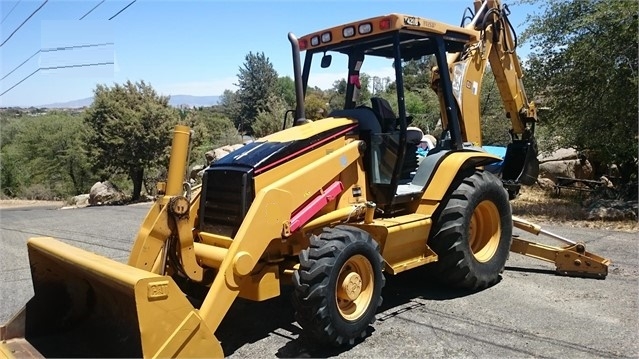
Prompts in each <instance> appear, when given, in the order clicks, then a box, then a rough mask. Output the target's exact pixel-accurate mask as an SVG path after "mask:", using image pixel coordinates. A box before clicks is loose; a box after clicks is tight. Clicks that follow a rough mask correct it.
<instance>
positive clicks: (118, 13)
mask: <svg viewBox="0 0 639 359" xmlns="http://www.w3.org/2000/svg"><path fill="white" fill-rule="evenodd" d="M136 1H137V0H133V1H131V2H130V3H129V5H127V6H125V7H123V8H122V10H120V11H118V12H117V13H115V15H113V16H111V17H110V18H109V20H113V19H114V18H115V17H116V16H118V15H120V13H121V12H122V11H124V10H126V9H127V8H128V7H129V6H131V5H133V3H134V2H136Z"/></svg>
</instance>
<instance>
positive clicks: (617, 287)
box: [0, 204, 639, 358]
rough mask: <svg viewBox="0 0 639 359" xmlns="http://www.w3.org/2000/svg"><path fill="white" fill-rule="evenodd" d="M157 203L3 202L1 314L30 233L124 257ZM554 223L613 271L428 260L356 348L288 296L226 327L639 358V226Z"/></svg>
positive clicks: (246, 336) (420, 347) (290, 348)
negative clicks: (435, 273) (457, 277)
mask: <svg viewBox="0 0 639 359" xmlns="http://www.w3.org/2000/svg"><path fill="white" fill-rule="evenodd" d="M148 208H149V205H148V204H147V205H134V206H127V207H93V208H83V209H70V210H56V209H51V208H12V209H2V210H0V238H1V239H0V240H1V243H2V250H1V251H0V300H1V301H0V322H5V321H7V320H8V319H9V318H10V317H11V315H12V313H15V312H16V311H17V310H19V308H20V307H21V306H22V305H23V304H24V303H25V302H26V301H27V300H28V299H29V298H30V297H31V296H32V295H33V290H32V288H31V281H30V272H29V264H28V259H27V252H26V245H25V241H26V239H27V238H29V237H32V236H41V235H45V236H53V237H56V238H58V239H60V240H63V241H65V242H68V243H71V244H73V245H75V246H78V247H81V248H84V249H88V250H90V251H94V252H96V253H99V254H102V255H105V256H107V257H110V258H113V259H116V260H118V261H122V262H124V261H126V259H127V257H128V252H129V248H130V247H131V244H132V241H133V238H134V237H135V234H136V232H137V229H138V226H139V225H140V223H141V221H142V219H143V218H144V216H145V214H146V211H147V210H148ZM546 229H548V230H551V231H554V232H556V233H557V234H560V235H562V236H565V237H568V238H571V239H574V240H579V241H583V242H585V243H586V244H587V246H588V247H587V248H588V250H589V251H591V252H595V253H597V254H599V255H602V256H604V257H608V258H610V259H611V260H612V263H613V264H612V266H611V268H610V274H609V275H608V277H607V278H606V279H605V280H595V279H581V278H567V277H560V276H556V275H554V274H553V272H552V269H553V267H552V266H551V265H549V264H546V263H543V262H538V261H535V260H532V259H529V258H525V257H522V256H520V255H517V254H511V257H510V260H509V262H508V264H507V268H506V271H505V272H504V273H503V276H502V280H501V281H500V282H499V283H498V284H496V285H495V286H493V287H491V288H488V289H486V290H483V291H481V292H478V293H464V292H458V291H451V290H449V289H445V288H442V287H440V286H438V285H436V284H435V283H434V281H433V280H432V278H430V276H429V273H428V272H427V271H424V270H416V271H412V272H408V273H404V274H400V275H398V276H395V277H389V278H388V279H387V281H386V283H387V284H386V287H385V289H384V291H383V296H384V303H383V305H382V308H381V309H380V311H379V312H378V314H377V321H376V322H375V323H374V324H373V326H372V327H371V330H370V335H369V336H368V337H366V338H365V339H364V340H363V341H362V342H360V343H358V344H357V345H356V346H354V347H352V348H347V349H344V350H338V351H333V350H327V349H326V348H321V347H317V346H315V345H314V344H312V342H311V341H309V340H308V339H306V338H305V337H304V336H303V335H300V332H301V330H300V328H299V327H298V326H297V323H295V321H294V319H293V312H292V309H291V306H290V304H289V297H288V296H281V297H278V298H275V299H272V300H269V301H266V302H263V303H251V302H246V301H241V300H238V301H237V302H236V304H235V305H234V306H233V308H232V309H231V311H230V312H229V313H228V314H227V317H226V319H225V320H224V322H223V323H222V325H221V327H220V328H219V330H218V332H217V336H218V339H219V340H220V341H222V345H223V348H224V351H225V353H226V355H229V356H230V357H235V358H244V357H260V358H273V357H309V356H310V357H332V356H336V357H344V358H346V357H348V358H353V357H374V358H378V357H384V358H424V357H446V358H449V357H455V358H458V357H481V358H494V357H508V358H511V357H517V358H519V357H551V358H556V357H561V358H588V357H592V358H600V357H628V358H637V357H639V335H638V333H639V314H638V313H639V312H638V309H639V308H638V305H637V304H638V296H639V275H638V274H639V258H638V257H639V256H638V255H639V251H638V249H639V246H638V244H639V238H638V237H639V236H637V233H624V232H611V231H603V230H593V229H580V228H565V227H547V228H546ZM551 243H552V242H551Z"/></svg>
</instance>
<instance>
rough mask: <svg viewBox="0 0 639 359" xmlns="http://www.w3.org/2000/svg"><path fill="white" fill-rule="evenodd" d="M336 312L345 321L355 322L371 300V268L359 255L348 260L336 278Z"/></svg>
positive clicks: (365, 259) (367, 261)
mask: <svg viewBox="0 0 639 359" xmlns="http://www.w3.org/2000/svg"><path fill="white" fill-rule="evenodd" d="M335 293H336V296H335V301H336V303H337V310H339V313H340V315H341V316H342V317H343V318H344V319H346V320H351V321H353V320H357V319H359V318H360V317H361V316H362V315H364V313H365V312H366V309H368V307H369V306H370V304H371V300H372V298H373V266H372V265H371V263H370V262H369V260H368V259H367V258H366V257H364V256H363V255H361V254H357V255H354V256H352V257H351V258H349V259H348V260H347V261H346V263H344V265H343V266H342V268H341V269H340V271H339V275H338V276H337V283H336V286H335Z"/></svg>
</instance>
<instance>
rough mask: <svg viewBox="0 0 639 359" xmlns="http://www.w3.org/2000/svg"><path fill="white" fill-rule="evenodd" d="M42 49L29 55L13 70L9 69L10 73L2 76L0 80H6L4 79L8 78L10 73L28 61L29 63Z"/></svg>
mask: <svg viewBox="0 0 639 359" xmlns="http://www.w3.org/2000/svg"><path fill="white" fill-rule="evenodd" d="M41 51H42V50H38V51H36V52H35V54H33V55H31V56H29V58H28V59H26V60H24V61H23V62H22V63H21V64H20V65H18V66H16V67H15V68H14V69H13V70H11V71H9V73H8V74H6V75H4V77H2V78H1V79H0V81H2V80H4V79H6V78H7V77H8V76H9V75H11V74H12V73H14V72H15V71H16V70H17V69H19V68H20V67H22V65H24V64H26V63H27V61H29V60H31V59H32V58H33V57H34V56H35V55H37V54H39V53H40V52H41Z"/></svg>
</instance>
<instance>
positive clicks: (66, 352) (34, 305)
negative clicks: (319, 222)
mask: <svg viewBox="0 0 639 359" xmlns="http://www.w3.org/2000/svg"><path fill="white" fill-rule="evenodd" d="M27 246H28V251H29V261H30V265H31V275H32V280H33V289H34V292H35V295H34V296H33V298H31V300H30V301H29V302H28V303H27V305H26V307H25V308H23V309H22V311H21V312H20V313H19V314H17V315H16V316H15V317H14V318H13V319H12V320H11V321H10V322H9V323H7V324H6V325H5V326H3V327H2V328H0V339H1V340H2V342H0V357H2V356H3V355H2V354H4V356H9V357H11V356H14V357H25V356H31V355H36V356H37V355H40V356H44V357H65V358H69V357H85V358H87V357H127V358H134V357H145V358H147V357H171V358H175V357H190V358H193V357H208V358H211V357H222V356H223V353H222V348H221V346H220V344H219V342H218V341H217V339H216V338H215V336H214V335H213V333H212V331H211V330H209V329H208V328H207V326H206V324H205V323H204V322H202V320H201V318H200V316H199V314H198V311H197V310H196V309H194V308H193V306H192V305H191V304H190V303H189V301H188V300H187V299H186V298H185V296H184V294H183V293H182V291H181V290H180V289H179V287H178V286H177V285H176V284H175V282H174V281H173V279H172V278H171V277H167V276H160V275H157V274H153V273H150V272H147V271H144V270H141V269H138V268H135V267H131V266H128V265H126V264H123V263H120V262H116V261H113V260H110V259H108V258H105V257H102V256H99V255H96V254H94V253H91V252H87V251H84V250H82V249H79V248H76V247H73V246H70V245H68V244H65V243H62V242H60V241H57V240H55V239H53V238H46V237H42V238H31V239H30V240H29V241H28V242H27Z"/></svg>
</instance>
